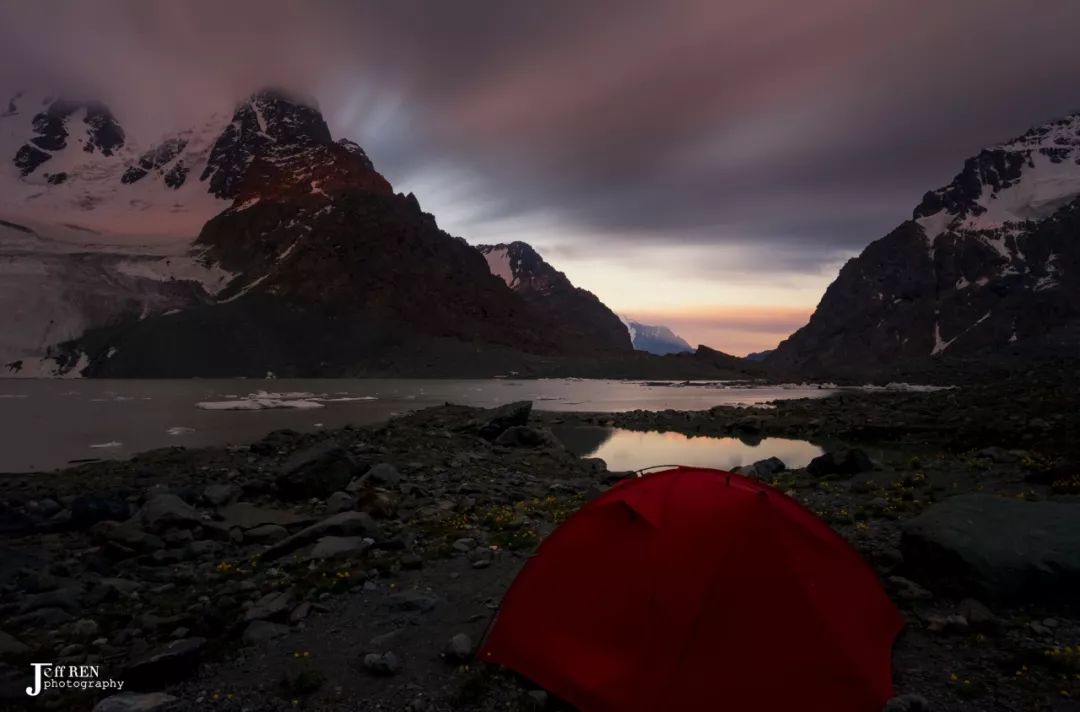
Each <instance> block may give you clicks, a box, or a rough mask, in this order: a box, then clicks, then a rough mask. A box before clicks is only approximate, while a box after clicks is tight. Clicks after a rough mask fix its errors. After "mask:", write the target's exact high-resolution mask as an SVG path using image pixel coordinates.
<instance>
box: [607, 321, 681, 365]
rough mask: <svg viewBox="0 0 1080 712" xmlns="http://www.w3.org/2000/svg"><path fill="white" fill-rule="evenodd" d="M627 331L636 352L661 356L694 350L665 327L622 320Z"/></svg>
mask: <svg viewBox="0 0 1080 712" xmlns="http://www.w3.org/2000/svg"><path fill="white" fill-rule="evenodd" d="M622 321H623V324H625V325H626V329H627V331H629V332H630V341H631V343H633V345H634V349H635V350H637V351H647V352H648V353H651V354H656V355H658V356H663V355H664V354H682V353H689V352H691V351H693V350H694V348H693V347H692V346H691V345H690V344H688V343H686V341H685V340H683V339H682V337H680V336H678V335H677V334H675V332H674V331H672V330H671V329H669V328H667V327H666V326H652V325H650V324H642V323H641V322H639V321H634V320H632V319H627V318H625V317H623V318H622Z"/></svg>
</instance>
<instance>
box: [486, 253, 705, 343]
mask: <svg viewBox="0 0 1080 712" xmlns="http://www.w3.org/2000/svg"><path fill="white" fill-rule="evenodd" d="M476 249H477V250H479V251H480V254H482V255H483V256H484V259H485V260H487V265H488V269H489V270H491V273H492V274H493V275H495V276H496V277H499V278H500V279H502V281H503V282H505V283H506V285H507V286H508V287H510V289H512V290H514V292H515V293H516V294H518V295H520V296H521V297H522V299H524V300H525V302H527V303H528V304H531V305H532V306H534V307H536V308H537V310H538V311H540V312H541V313H544V314H547V315H548V316H549V317H551V319H552V321H554V322H555V323H556V324H557V325H558V326H559V327H561V328H562V329H564V330H566V331H569V332H573V333H576V334H578V335H580V337H581V341H582V342H583V344H588V343H591V344H592V345H593V346H594V348H607V349H616V350H630V349H631V348H633V346H632V344H631V342H630V335H629V333H628V331H627V329H626V326H625V325H624V324H623V322H622V320H621V319H619V317H618V316H616V315H615V313H614V312H613V311H611V310H610V309H608V308H607V307H606V306H604V303H603V302H601V301H600V300H599V299H597V297H596V295H594V294H593V293H592V292H589V291H586V290H584V289H581V288H580V287H575V286H574V285H573V284H571V282H570V280H569V279H567V277H566V275H565V274H563V273H562V272H560V271H558V270H557V269H555V268H554V267H552V266H551V265H550V264H548V263H547V262H546V261H544V258H543V257H541V256H540V255H539V254H538V253H537V252H536V250H534V249H533V248H532V247H531V246H529V245H528V244H526V243H524V242H511V243H509V244H498V245H478V246H477V248H476ZM687 350H689V349H687Z"/></svg>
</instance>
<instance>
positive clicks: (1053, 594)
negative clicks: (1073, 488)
mask: <svg viewBox="0 0 1080 712" xmlns="http://www.w3.org/2000/svg"><path fill="white" fill-rule="evenodd" d="M902 530H903V538H902V542H901V548H902V550H903V554H904V562H905V566H909V567H911V568H912V569H913V570H914V571H915V572H916V573H918V574H919V575H921V576H922V577H923V579H924V580H927V581H931V580H932V581H935V586H936V587H938V588H942V589H946V588H948V589H951V590H952V591H954V592H956V593H960V594H964V593H968V594H976V595H978V596H980V597H986V598H988V599H992V600H999V601H1014V600H1036V601H1058V602H1069V601H1072V602H1075V601H1076V592H1077V591H1080V504H1073V503H1068V504H1067V503H1061V502H1024V501H1020V500H1011V499H1003V498H999V497H992V496H989V495H982V494H972V495H962V496H958V497H952V498H950V499H947V500H945V501H944V502H941V503H939V504H936V505H934V506H932V507H930V508H929V509H927V510H926V511H925V512H923V513H922V514H921V515H919V516H918V517H915V518H914V519H911V520H909V521H907V522H905V523H904V525H903V527H902Z"/></svg>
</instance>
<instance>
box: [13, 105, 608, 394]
mask: <svg viewBox="0 0 1080 712" xmlns="http://www.w3.org/2000/svg"><path fill="white" fill-rule="evenodd" d="M0 121H3V122H4V123H2V124H0V127H2V131H3V136H4V137H5V144H4V147H5V148H4V150H5V151H7V152H8V153H9V155H10V157H11V160H10V161H9V162H8V163H5V164H4V169H5V170H6V173H4V174H3V175H2V177H0V180H2V181H3V185H4V187H6V188H9V190H7V191H6V192H5V193H4V194H3V197H2V198H0V220H3V222H0V274H2V275H3V276H4V279H3V281H2V286H0V289H2V290H3V292H2V293H0V298H2V299H3V300H4V304H5V306H6V307H9V308H7V309H6V310H5V315H4V316H3V317H0V319H2V320H3V322H2V323H0V327H3V329H2V330H3V332H4V334H5V336H4V337H3V338H0V363H2V364H8V369H7V370H8V371H10V372H12V373H15V374H16V375H62V374H73V373H77V374H80V375H86V376H118V377H125V376H163V377H169V376H193V375H197V376H240V375H243V376H262V375H263V374H265V373H266V372H267V371H274V372H276V373H278V374H279V375H324V376H333V375H357V374H370V373H393V372H401V371H403V370H406V371H412V372H434V371H439V370H443V371H448V370H460V369H451V368H448V367H447V365H446V364H445V363H444V361H448V360H451V359H452V360H455V361H457V362H459V363H465V364H467V365H468V366H469V367H470V368H471V369H473V370H475V371H476V372H477V373H485V372H487V371H494V372H496V373H497V372H505V371H506V370H510V368H506V365H511V368H513V366H512V365H513V364H517V363H519V362H520V361H521V358H522V356H523V355H530V356H529V358H533V357H536V358H541V359H545V358H549V357H551V356H561V355H571V356H572V355H577V354H582V353H598V352H599V353H602V352H606V351H611V350H620V349H622V348H623V347H625V349H626V350H629V339H628V337H627V335H626V332H625V329H624V328H623V327H622V325H621V324H620V323H619V322H618V319H617V318H616V317H615V316H614V315H612V314H610V312H609V311H607V310H606V308H605V307H603V305H602V304H600V303H599V301H598V300H596V298H595V297H593V296H592V295H590V294H588V293H587V292H584V291H583V290H575V289H574V288H573V287H572V285H570V284H569V282H568V281H566V279H565V277H563V276H562V275H561V274H560V273H558V272H556V271H554V270H553V269H552V268H550V266H548V265H546V263H543V262H542V260H541V261H539V263H538V264H536V265H532V267H535V269H536V272H535V275H534V276H533V277H530V278H528V279H526V280H525V281H527V282H528V284H529V285H530V286H529V288H525V287H524V281H523V282H522V285H519V286H522V287H523V288H522V289H520V290H519V289H517V288H514V289H512V288H510V287H509V286H508V285H507V284H506V283H504V281H503V280H501V279H498V278H496V277H495V276H493V275H492V274H491V273H490V272H489V269H488V264H487V262H486V261H485V259H484V257H483V256H482V255H481V254H480V253H479V252H478V251H477V250H475V249H474V248H472V247H470V246H468V244H467V243H465V241H464V240H461V239H460V238H454V237H451V236H450V235H448V234H446V233H445V232H443V231H442V230H440V229H439V227H438V225H437V224H436V222H435V218H434V217H433V216H432V215H430V214H428V213H425V212H423V211H422V210H421V208H420V204H419V201H418V200H417V199H416V198H415V197H414V196H413V195H411V194H409V195H402V194H397V193H395V192H394V190H393V188H392V186H391V185H390V183H389V182H388V181H387V180H386V179H385V178H384V177H383V176H382V175H380V174H379V173H378V172H377V171H376V170H375V168H374V166H373V164H372V162H371V160H370V159H369V158H368V156H367V155H366V154H365V153H364V151H363V150H362V149H361V148H360V147H359V146H358V145H356V144H355V143H353V142H351V141H348V140H337V141H335V140H334V138H333V137H332V136H331V133H330V130H329V128H328V127H327V125H326V123H325V121H324V120H323V117H322V115H321V114H320V113H319V111H318V110H317V109H316V108H315V106H314V104H312V103H310V102H309V101H307V100H303V99H298V98H293V97H291V96H289V95H286V94H283V93H281V92H277V91H262V92H259V93H257V94H255V95H253V96H252V97H250V98H249V99H247V100H245V101H243V102H241V103H240V104H239V105H238V106H237V107H236V108H235V110H234V111H233V113H232V114H231V115H225V116H213V117H211V118H209V119H208V120H207V121H206V122H204V123H203V124H201V125H200V127H199V128H197V129H192V130H188V131H181V132H178V133H174V134H171V135H168V136H165V137H164V138H162V139H160V140H157V141H154V142H151V143H150V144H147V145H145V146H136V145H135V142H134V140H133V139H132V138H131V137H130V136H128V135H127V134H126V133H125V132H124V130H123V128H122V127H121V125H120V122H119V120H117V119H116V118H115V117H113V115H112V114H111V113H110V112H109V111H108V109H107V108H105V107H103V106H101V105H100V104H96V103H93V102H70V101H58V100H53V99H50V100H47V101H46V100H38V99H31V98H29V97H28V96H27V95H25V94H22V95H17V96H16V97H14V98H13V99H12V102H11V105H10V106H9V107H8V110H7V111H6V112H5V116H4V117H3V118H2V119H0ZM8 149H10V151H8ZM61 174H62V175H61ZM537 259H538V258H537ZM530 264H531V263H530ZM560 280H561V281H560ZM545 285H546V286H545ZM541 295H544V296H545V301H544V302H543V304H542V305H541V304H540V303H538V302H536V301H535V300H534V298H538V297H540V296H541ZM565 300H569V301H565ZM564 307H565V308H564ZM579 308H580V310H581V314H577V313H575V310H577V309H579ZM605 314H606V315H609V316H610V321H609V322H608V323H605V322H604V316H605ZM612 324H613V326H614V329H612ZM594 326H596V329H595V330H594V329H593V327H594ZM612 330H614V333H615V338H614V339H613V338H612V333H611V332H612ZM619 337H621V340H620V338H619ZM624 342H625V343H624Z"/></svg>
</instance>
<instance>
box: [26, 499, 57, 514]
mask: <svg viewBox="0 0 1080 712" xmlns="http://www.w3.org/2000/svg"><path fill="white" fill-rule="evenodd" d="M61 509H63V506H62V505H61V504H60V503H59V502H57V501H56V500H55V499H50V498H48V497H45V498H44V499H38V500H34V501H32V502H27V504H26V511H28V512H30V513H32V514H34V515H36V516H39V517H51V516H53V515H55V514H57V513H58V512H59V511H60V510H61Z"/></svg>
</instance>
